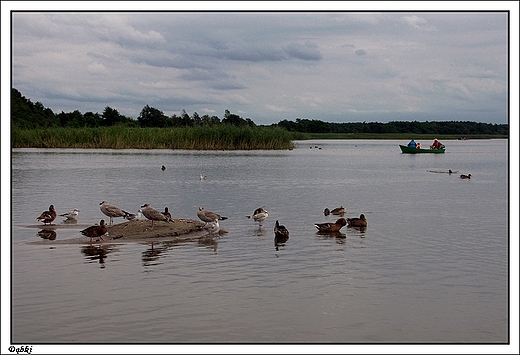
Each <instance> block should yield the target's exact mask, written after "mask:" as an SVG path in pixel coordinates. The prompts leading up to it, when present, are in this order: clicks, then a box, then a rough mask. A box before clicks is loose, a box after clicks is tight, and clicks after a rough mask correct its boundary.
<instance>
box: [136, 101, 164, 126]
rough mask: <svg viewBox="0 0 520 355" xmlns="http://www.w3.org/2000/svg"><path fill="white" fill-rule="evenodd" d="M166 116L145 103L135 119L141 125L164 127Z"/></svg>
mask: <svg viewBox="0 0 520 355" xmlns="http://www.w3.org/2000/svg"><path fill="white" fill-rule="evenodd" d="M167 120H168V117H166V116H165V115H164V113H163V112H162V111H160V110H158V109H156V108H153V107H150V106H148V105H146V106H145V107H143V109H142V110H141V113H140V114H139V117H137V121H138V122H139V125H140V126H141V127H166V126H167Z"/></svg>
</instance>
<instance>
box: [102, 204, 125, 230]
mask: <svg viewBox="0 0 520 355" xmlns="http://www.w3.org/2000/svg"><path fill="white" fill-rule="evenodd" d="M99 205H100V207H99V209H100V210H101V212H103V213H104V214H105V215H107V216H108V217H110V225H113V224H114V218H116V217H125V216H126V215H128V212H126V211H123V210H122V209H120V208H119V207H116V206H114V205H111V204H109V203H108V202H107V201H103V202H101V203H100V204H99Z"/></svg>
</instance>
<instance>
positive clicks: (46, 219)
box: [36, 205, 56, 225]
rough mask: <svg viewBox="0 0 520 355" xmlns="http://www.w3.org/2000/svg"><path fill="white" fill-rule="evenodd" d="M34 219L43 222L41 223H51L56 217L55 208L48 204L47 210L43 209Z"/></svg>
mask: <svg viewBox="0 0 520 355" xmlns="http://www.w3.org/2000/svg"><path fill="white" fill-rule="evenodd" d="M36 219H37V220H38V221H40V222H43V224H47V223H49V224H50V225H52V221H54V220H55V219H56V210H55V209H54V205H50V206H49V210H48V211H43V212H42V214H41V215H40V216H39V217H38V218H36Z"/></svg>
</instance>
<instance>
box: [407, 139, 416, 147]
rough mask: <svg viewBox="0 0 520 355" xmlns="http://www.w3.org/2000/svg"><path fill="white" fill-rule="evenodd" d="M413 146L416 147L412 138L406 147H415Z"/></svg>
mask: <svg viewBox="0 0 520 355" xmlns="http://www.w3.org/2000/svg"><path fill="white" fill-rule="evenodd" d="M415 147H416V144H415V141H414V140H413V139H412V140H411V141H410V143H408V148H415Z"/></svg>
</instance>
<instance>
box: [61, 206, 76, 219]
mask: <svg viewBox="0 0 520 355" xmlns="http://www.w3.org/2000/svg"><path fill="white" fill-rule="evenodd" d="M78 214H79V210H78V209H77V208H75V209H73V210H72V211H69V212H67V213H64V214H60V216H63V217H65V218H67V219H75V218H76V217H77V216H78Z"/></svg>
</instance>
